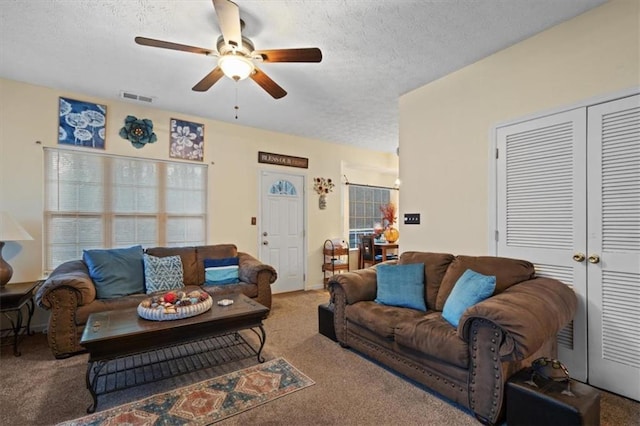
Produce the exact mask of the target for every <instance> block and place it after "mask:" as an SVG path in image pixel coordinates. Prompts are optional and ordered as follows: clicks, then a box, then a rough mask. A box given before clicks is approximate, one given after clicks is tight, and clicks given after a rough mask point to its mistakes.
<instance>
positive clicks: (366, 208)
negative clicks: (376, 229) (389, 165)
mask: <svg viewBox="0 0 640 426" xmlns="http://www.w3.org/2000/svg"><path fill="white" fill-rule="evenodd" d="M390 201H391V190H390V189H389V188H381V187H373V186H361V185H354V184H351V185H349V247H358V244H359V242H360V236H361V235H364V234H372V233H373V225H374V224H375V223H376V222H379V223H382V213H380V206H381V205H382V204H387V203H389V202H390Z"/></svg>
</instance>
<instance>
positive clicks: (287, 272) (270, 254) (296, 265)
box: [259, 171, 304, 293]
mask: <svg viewBox="0 0 640 426" xmlns="http://www.w3.org/2000/svg"><path fill="white" fill-rule="evenodd" d="M260 188H261V191H260V208H261V210H260V211H261V213H260V216H261V217H260V226H259V233H260V234H259V235H260V240H259V241H260V259H261V260H262V261H263V262H264V263H267V264H269V265H271V266H273V267H274V268H275V269H276V271H277V272H278V280H277V281H276V282H275V283H274V284H273V285H272V286H271V289H272V291H273V293H283V292H288V291H295V290H303V289H304V176H302V175H295V174H287V173H275V172H269V171H263V172H261V175H260Z"/></svg>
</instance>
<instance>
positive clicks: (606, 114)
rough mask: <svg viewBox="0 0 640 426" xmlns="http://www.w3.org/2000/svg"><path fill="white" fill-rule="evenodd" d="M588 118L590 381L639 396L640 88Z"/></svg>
mask: <svg viewBox="0 0 640 426" xmlns="http://www.w3.org/2000/svg"><path fill="white" fill-rule="evenodd" d="M588 123H589V127H588V145H587V152H588V163H587V167H588V170H589V173H588V188H589V196H588V200H589V201H588V206H589V210H588V211H589V219H588V249H589V252H588V253H589V259H588V260H589V262H592V263H587V265H588V295H589V298H588V301H589V305H588V313H589V322H588V329H589V383H591V384H593V385H594V386H598V387H601V388H604V389H608V390H610V391H612V392H615V393H619V394H621V395H625V396H627V397H629V398H633V399H635V400H640V96H637V95H636V96H632V97H628V98H624V99H619V100H616V101H611V102H607V103H604V104H600V105H596V106H593V107H590V108H589V109H588Z"/></svg>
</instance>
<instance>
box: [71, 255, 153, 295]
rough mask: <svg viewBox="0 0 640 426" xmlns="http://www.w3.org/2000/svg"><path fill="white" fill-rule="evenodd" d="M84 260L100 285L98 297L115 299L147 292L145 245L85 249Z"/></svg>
mask: <svg viewBox="0 0 640 426" xmlns="http://www.w3.org/2000/svg"><path fill="white" fill-rule="evenodd" d="M82 260H84V262H85V263H86V264H87V267H88V268H89V276H90V277H91V279H92V280H93V283H94V284H95V286H96V298H98V299H115V298H117V297H122V296H126V295H128V294H134V293H144V265H143V261H142V246H134V247H129V248H124V249H108V250H83V251H82Z"/></svg>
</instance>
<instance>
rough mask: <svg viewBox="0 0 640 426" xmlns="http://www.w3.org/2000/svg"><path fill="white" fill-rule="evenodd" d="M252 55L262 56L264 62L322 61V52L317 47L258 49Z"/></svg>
mask: <svg viewBox="0 0 640 426" xmlns="http://www.w3.org/2000/svg"><path fill="white" fill-rule="evenodd" d="M252 55H260V56H262V60H263V61H264V62H320V61H322V52H321V51H320V49H318V48H317V47H308V48H303V49H272V50H256V51H255V52H253V53H252Z"/></svg>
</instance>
